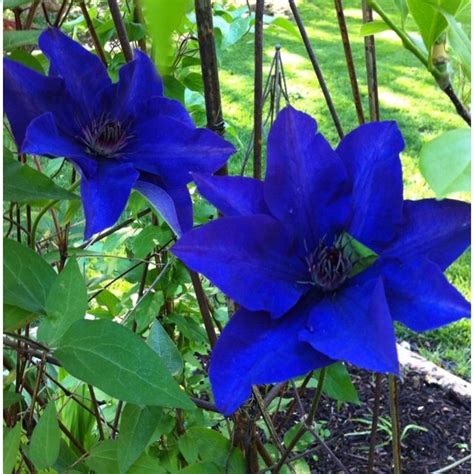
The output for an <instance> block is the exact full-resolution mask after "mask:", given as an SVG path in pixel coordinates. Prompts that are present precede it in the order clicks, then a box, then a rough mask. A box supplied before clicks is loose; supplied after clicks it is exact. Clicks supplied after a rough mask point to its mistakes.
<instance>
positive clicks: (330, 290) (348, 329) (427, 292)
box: [172, 107, 470, 415]
mask: <svg viewBox="0 0 474 474" xmlns="http://www.w3.org/2000/svg"><path fill="white" fill-rule="evenodd" d="M403 147H404V143H403V139H402V136H401V134H400V131H399V129H398V127H397V125H396V123H395V122H380V123H370V124H366V125H363V126H360V127H359V128H357V129H355V130H354V131H353V132H351V133H350V134H349V135H347V136H346V137H345V138H344V139H343V140H342V141H341V143H340V144H339V146H338V147H337V149H336V150H333V149H332V148H331V146H330V145H329V143H328V142H327V141H326V139H325V138H324V137H323V135H321V133H319V132H318V131H317V125H316V122H315V120H313V119H312V118H311V117H310V116H308V115H306V114H304V113H302V112H298V111H296V110H295V109H293V108H292V107H287V108H285V109H284V110H282V111H281V112H280V114H279V115H278V117H277V120H276V121H275V123H274V124H273V126H272V129H271V131H270V134H269V137H268V160H267V173H266V177H265V181H264V182H261V181H257V180H254V179H250V178H243V177H217V176H215V177H214V176H206V175H199V176H197V175H195V176H194V177H195V181H196V183H197V185H198V188H199V191H200V193H201V194H202V195H203V196H205V197H206V198H207V199H208V200H209V201H210V202H212V203H213V204H214V205H215V206H216V207H217V208H218V209H219V210H220V211H221V212H222V213H223V214H224V217H223V218H221V219H218V220H216V221H214V222H210V223H208V224H206V225H204V226H202V227H199V228H196V229H193V230H191V231H190V232H187V233H185V234H184V235H183V236H182V238H181V239H180V240H179V241H178V242H177V244H176V245H175V246H174V247H173V249H172V252H173V253H174V254H175V255H177V256H178V257H179V258H181V259H182V260H183V261H184V262H185V263H186V264H187V265H188V266H189V267H191V268H192V269H193V270H196V271H198V272H201V273H203V274H204V275H205V276H206V277H208V278H209V279H210V280H211V281H212V282H214V283H215V284H216V285H217V286H218V287H220V288H221V289H222V291H223V292H225V293H226V294H228V295H229V296H230V297H231V298H233V299H234V300H235V301H236V302H237V303H239V304H240V305H242V309H240V310H238V311H237V313H236V314H235V315H234V316H233V317H232V318H231V320H230V322H229V323H228V325H227V326H226V327H225V329H224V331H223V333H222V335H221V337H220V339H219V340H218V342H217V345H216V347H215V348H214V350H213V353H212V358H211V365H210V381H211V385H212V389H213V392H214V397H215V401H216V404H217V406H218V408H219V409H220V410H221V411H222V412H223V413H224V414H226V415H229V414H231V413H232V412H234V411H235V410H236V409H237V408H238V407H239V406H240V405H241V404H242V403H243V402H244V401H245V400H246V399H247V398H248V397H249V395H250V392H251V386H252V385H253V384H266V383H275V382H280V381H284V380H288V379H290V378H293V377H296V376H300V375H303V374H304V373H306V372H308V371H310V370H313V369H317V368H320V367H324V366H326V365H328V364H331V363H333V362H334V361H346V362H349V363H351V364H354V365H356V366H358V367H362V368H364V369H368V370H373V371H378V372H388V373H393V374H397V373H398V370H399V368H398V366H399V364H398V359H397V350H396V341H395V335H394V329H393V321H394V320H396V321H400V322H401V323H403V324H405V325H406V326H408V327H409V328H410V329H413V330H415V331H424V330H428V329H434V328H436V327H439V326H442V325H444V324H447V323H449V322H452V321H454V320H456V319H459V318H461V317H467V316H469V313H470V308H469V304H468V303H467V302H466V301H465V299H464V298H463V297H462V296H461V294H460V293H458V291H457V290H456V289H455V288H454V287H453V286H451V284H450V283H449V282H448V280H447V279H446V278H445V276H444V274H443V271H444V270H445V269H446V268H447V267H448V265H450V264H451V263H452V262H453V261H454V260H456V258H458V257H459V256H460V255H461V254H462V253H463V252H464V250H465V249H466V248H467V247H468V245H469V239H470V206H469V205H468V204H466V203H463V202H459V201H454V200H444V201H441V202H439V201H435V200H433V199H424V200H420V201H404V200H403V182H402V169H401V163H400V158H399V153H400V152H401V150H402V149H403ZM361 244H362V245H361ZM368 249H370V251H371V252H369V250H368ZM371 253H372V254H373V255H376V257H377V258H376V259H375V261H374V259H373V258H372V259H370V258H369V256H370V254H371ZM369 261H371V262H372V264H371V265H369V266H368V262H369Z"/></svg>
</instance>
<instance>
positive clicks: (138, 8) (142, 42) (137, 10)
mask: <svg viewBox="0 0 474 474" xmlns="http://www.w3.org/2000/svg"><path fill="white" fill-rule="evenodd" d="M133 19H134V21H135V22H137V23H140V24H141V25H145V19H144V18H143V9H142V2H141V0H133ZM138 47H139V48H140V50H141V51H143V52H144V53H146V38H141V39H139V40H138Z"/></svg>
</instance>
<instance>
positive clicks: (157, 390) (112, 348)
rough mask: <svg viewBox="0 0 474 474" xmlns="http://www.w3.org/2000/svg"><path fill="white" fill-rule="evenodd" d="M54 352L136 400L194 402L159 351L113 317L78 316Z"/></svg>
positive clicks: (90, 379)
mask: <svg viewBox="0 0 474 474" xmlns="http://www.w3.org/2000/svg"><path fill="white" fill-rule="evenodd" d="M54 355H55V357H56V358H57V359H59V361H60V362H61V364H62V365H63V366H64V368H65V369H66V370H67V371H68V372H69V373H70V374H71V375H73V376H74V377H77V378H78V379H80V380H83V381H84V382H87V383H90V384H92V385H94V386H96V387H97V388H99V389H100V390H102V391H104V392H105V393H107V394H109V395H110V396H112V397H115V398H118V399H120V400H124V401H126V402H129V403H134V404H136V405H150V406H165V407H170V408H175V407H176V408H184V409H189V410H191V409H193V408H194V405H193V404H192V403H191V401H190V400H189V398H188V397H187V396H186V395H185V393H184V392H183V391H182V390H181V389H180V388H179V386H178V384H177V383H176V382H175V381H174V380H173V378H172V377H171V375H170V373H169V372H168V370H167V369H166V367H165V365H164V364H163V362H162V361H161V359H160V358H159V357H158V355H157V354H156V353H155V352H154V351H153V350H152V349H151V348H150V347H149V346H147V344H146V343H145V342H144V341H143V340H142V339H141V338H140V336H138V335H136V334H134V333H133V332H132V331H130V330H129V329H127V328H125V327H123V326H120V325H119V324H117V323H114V322H112V321H108V320H98V321H90V320H83V321H76V322H75V323H74V324H73V325H72V326H71V327H70V328H69V330H68V331H67V332H66V334H65V335H64V336H63V337H62V338H61V341H60V344H59V348H58V349H57V350H56V351H55V352H54Z"/></svg>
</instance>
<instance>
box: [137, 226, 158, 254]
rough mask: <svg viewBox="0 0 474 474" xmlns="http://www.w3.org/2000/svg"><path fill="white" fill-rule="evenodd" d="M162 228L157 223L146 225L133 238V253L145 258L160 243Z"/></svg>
mask: <svg viewBox="0 0 474 474" xmlns="http://www.w3.org/2000/svg"><path fill="white" fill-rule="evenodd" d="M160 234H161V232H160V228H159V227H158V226H156V225H153V224H152V225H149V226H147V227H145V228H144V229H143V230H142V231H141V232H140V233H139V234H138V235H137V236H136V237H135V238H134V239H133V254H134V256H135V257H136V258H145V257H146V256H147V255H148V254H149V253H150V252H151V251H152V250H153V248H154V247H156V246H157V245H159V244H160Z"/></svg>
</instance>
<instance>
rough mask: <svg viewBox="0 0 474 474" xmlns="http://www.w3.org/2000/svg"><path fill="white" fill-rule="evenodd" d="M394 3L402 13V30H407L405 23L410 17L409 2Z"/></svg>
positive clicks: (405, 0) (396, 1)
mask: <svg viewBox="0 0 474 474" xmlns="http://www.w3.org/2000/svg"><path fill="white" fill-rule="evenodd" d="M393 3H394V4H395V6H396V7H397V8H398V11H399V12H400V20H401V24H402V28H403V29H405V22H406V20H407V16H408V5H407V0H393Z"/></svg>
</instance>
